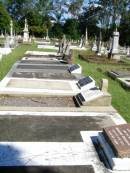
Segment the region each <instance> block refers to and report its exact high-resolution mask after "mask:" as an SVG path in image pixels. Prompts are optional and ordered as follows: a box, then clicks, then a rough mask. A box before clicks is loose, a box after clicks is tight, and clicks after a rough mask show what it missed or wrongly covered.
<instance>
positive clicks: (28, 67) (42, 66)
mask: <svg viewBox="0 0 130 173" xmlns="http://www.w3.org/2000/svg"><path fill="white" fill-rule="evenodd" d="M17 68H18V69H48V70H49V69H52V70H53V69H54V70H64V71H65V70H66V71H67V69H68V66H66V65H60V66H58V65H49V64H48V65H47V64H42V65H41V64H31V65H29V64H23V65H21V64H19V65H18V66H17Z"/></svg>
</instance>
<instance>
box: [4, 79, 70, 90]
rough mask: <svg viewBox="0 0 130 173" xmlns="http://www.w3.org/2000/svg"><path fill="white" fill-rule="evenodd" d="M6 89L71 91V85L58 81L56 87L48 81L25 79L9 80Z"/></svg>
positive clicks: (54, 83) (55, 83) (53, 82)
mask: <svg viewBox="0 0 130 173" xmlns="http://www.w3.org/2000/svg"><path fill="white" fill-rule="evenodd" d="M7 87H8V88H33V89H48V90H72V88H71V85H70V84H69V83H67V82H62V81H59V83H58V85H57V82H55V81H50V80H48V81H47V80H46V81H45V80H44V81H43V80H37V81H35V80H31V79H30V80H26V79H20V80H19V79H11V80H10V81H9V82H8V84H7Z"/></svg>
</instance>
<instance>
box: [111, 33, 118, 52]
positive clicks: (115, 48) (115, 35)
mask: <svg viewBox="0 0 130 173" xmlns="http://www.w3.org/2000/svg"><path fill="white" fill-rule="evenodd" d="M111 51H112V54H118V53H119V32H117V31H116V32H114V33H113V40H112V50H111Z"/></svg>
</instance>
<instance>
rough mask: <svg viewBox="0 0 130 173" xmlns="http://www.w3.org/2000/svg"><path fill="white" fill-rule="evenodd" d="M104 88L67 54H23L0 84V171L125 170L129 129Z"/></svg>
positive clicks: (127, 169) (128, 169)
mask: <svg viewBox="0 0 130 173" xmlns="http://www.w3.org/2000/svg"><path fill="white" fill-rule="evenodd" d="M107 89H108V81H107V80H106V79H103V80H102V85H101V87H98V86H97V85H96V82H95V80H94V79H93V78H92V77H91V76H84V75H83V74H82V67H81V66H80V65H79V64H73V59H72V58H71V51H70V54H69V55H67V56H66V55H65V54H62V53H57V52H40V51H27V52H26V53H25V55H24V57H23V58H22V59H21V60H19V61H18V62H16V63H15V64H14V65H13V67H12V69H11V70H10V72H9V73H8V74H7V75H6V76H5V78H4V79H3V80H2V81H1V82H0V132H1V133H0V134H1V135H0V141H1V142H0V156H1V157H0V158H1V161H0V171H2V172H9V171H13V172H14V173H15V172H20V171H21V172H30V173H34V172H37V173H41V172H45V173H47V172H49V173H54V172H59V173H63V172H64V173H75V172H76V173H84V172H86V173H109V172H113V173H125V172H127V173H128V172H130V166H129V165H130V159H129V156H130V153H129V152H130V125H129V124H127V123H126V122H125V120H124V119H123V118H122V117H121V116H120V115H119V114H118V113H117V111H116V110H115V109H114V108H112V106H111V95H110V94H109V93H108V92H107ZM4 141H6V142H4Z"/></svg>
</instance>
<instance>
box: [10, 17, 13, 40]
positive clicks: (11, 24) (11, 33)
mask: <svg viewBox="0 0 130 173" xmlns="http://www.w3.org/2000/svg"><path fill="white" fill-rule="evenodd" d="M10 37H11V38H12V37H13V21H12V20H11V21H10Z"/></svg>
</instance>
